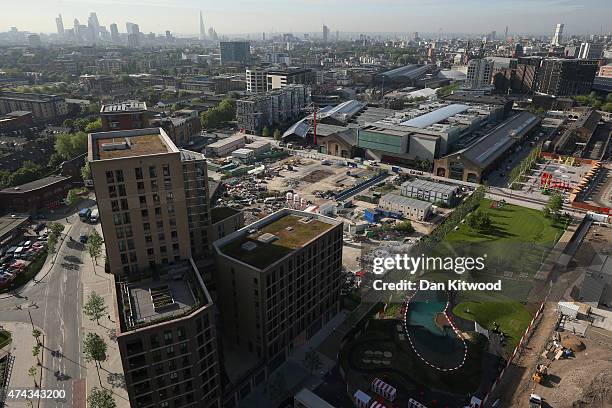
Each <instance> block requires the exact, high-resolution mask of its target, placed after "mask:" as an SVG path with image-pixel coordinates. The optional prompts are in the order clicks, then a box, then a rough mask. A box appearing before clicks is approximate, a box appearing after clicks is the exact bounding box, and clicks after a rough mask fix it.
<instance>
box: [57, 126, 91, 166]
mask: <svg viewBox="0 0 612 408" xmlns="http://www.w3.org/2000/svg"><path fill="white" fill-rule="evenodd" d="M55 151H56V153H57V154H58V155H60V156H61V157H62V158H63V159H65V160H69V159H73V158H75V157H76V156H79V155H81V154H83V153H86V152H87V135H86V134H85V133H83V132H76V133H60V134H59V135H57V137H56V139H55Z"/></svg>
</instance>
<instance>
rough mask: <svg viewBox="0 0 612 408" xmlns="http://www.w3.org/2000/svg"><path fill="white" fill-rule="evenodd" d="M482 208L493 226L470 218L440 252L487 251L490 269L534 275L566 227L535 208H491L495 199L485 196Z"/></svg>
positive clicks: (474, 253)
mask: <svg viewBox="0 0 612 408" xmlns="http://www.w3.org/2000/svg"><path fill="white" fill-rule="evenodd" d="M479 209H480V211H482V212H485V213H487V214H488V215H489V216H490V218H491V226H490V227H489V228H487V229H484V230H478V229H474V228H472V227H470V226H469V225H468V224H467V222H463V223H461V224H459V226H458V227H457V229H456V230H453V231H451V232H449V233H448V234H447V235H446V238H445V239H444V241H443V242H441V243H440V245H439V248H438V249H437V250H436V252H438V254H439V255H442V256H448V254H449V253H454V254H456V256H484V255H485V254H486V257H487V261H486V265H487V269H488V271H489V273H493V274H497V275H501V273H500V272H504V271H512V272H515V275H516V276H518V274H527V275H529V276H533V274H535V272H536V271H537V270H538V269H539V267H540V265H541V263H542V262H543V260H544V258H545V255H546V254H547V253H548V252H549V251H550V250H551V249H552V247H553V246H554V244H555V242H556V241H557V240H558V239H559V238H560V237H561V234H562V233H563V230H564V225H563V224H562V223H554V222H553V221H552V220H550V219H547V218H545V217H544V215H543V214H542V212H541V211H539V210H534V209H531V208H525V207H519V206H517V205H511V204H506V205H505V206H504V207H503V208H491V200H482V202H481V203H480V206H479ZM516 276H515V277H516Z"/></svg>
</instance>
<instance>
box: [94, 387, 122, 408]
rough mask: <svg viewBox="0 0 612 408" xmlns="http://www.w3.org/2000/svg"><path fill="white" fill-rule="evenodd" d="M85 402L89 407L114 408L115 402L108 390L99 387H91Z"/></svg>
mask: <svg viewBox="0 0 612 408" xmlns="http://www.w3.org/2000/svg"><path fill="white" fill-rule="evenodd" d="M87 403H88V404H89V406H90V407H91V408H116V407H117V403H116V402H115V400H114V399H113V394H112V392H110V391H109V390H105V389H100V388H98V387H93V388H92V390H91V392H90V393H89V396H88V397H87Z"/></svg>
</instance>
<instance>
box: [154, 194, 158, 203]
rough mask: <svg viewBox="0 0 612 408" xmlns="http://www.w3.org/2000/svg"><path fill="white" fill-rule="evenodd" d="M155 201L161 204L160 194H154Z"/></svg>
mask: <svg viewBox="0 0 612 408" xmlns="http://www.w3.org/2000/svg"><path fill="white" fill-rule="evenodd" d="M153 202H154V203H155V204H159V194H153Z"/></svg>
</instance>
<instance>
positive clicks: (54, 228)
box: [47, 222, 65, 238]
mask: <svg viewBox="0 0 612 408" xmlns="http://www.w3.org/2000/svg"><path fill="white" fill-rule="evenodd" d="M64 228H65V227H64V224H60V223H59V222H52V223H51V224H49V226H48V227H47V229H48V230H49V236H54V237H56V238H58V237H59V236H60V234H61V233H62V232H63V231H64Z"/></svg>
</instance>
